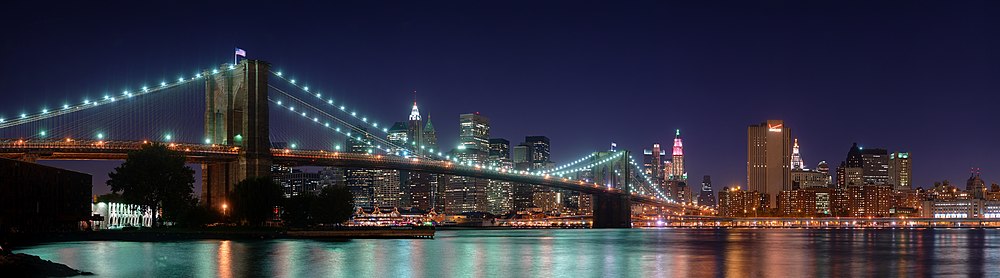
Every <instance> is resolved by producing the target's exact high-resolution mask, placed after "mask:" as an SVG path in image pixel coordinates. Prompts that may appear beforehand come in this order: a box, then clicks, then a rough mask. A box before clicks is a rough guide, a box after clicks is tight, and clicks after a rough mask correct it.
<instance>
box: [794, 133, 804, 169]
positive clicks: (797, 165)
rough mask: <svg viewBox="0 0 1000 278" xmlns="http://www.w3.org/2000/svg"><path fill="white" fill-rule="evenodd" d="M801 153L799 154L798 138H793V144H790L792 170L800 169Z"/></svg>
mask: <svg viewBox="0 0 1000 278" xmlns="http://www.w3.org/2000/svg"><path fill="white" fill-rule="evenodd" d="M802 167H804V166H803V164H802V155H801V154H799V138H795V145H793V146H792V170H802V169H803V168H802Z"/></svg>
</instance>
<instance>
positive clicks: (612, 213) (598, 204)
mask: <svg viewBox="0 0 1000 278" xmlns="http://www.w3.org/2000/svg"><path fill="white" fill-rule="evenodd" d="M593 228H632V202H631V201H630V200H629V196H627V195H622V194H594V225H593Z"/></svg>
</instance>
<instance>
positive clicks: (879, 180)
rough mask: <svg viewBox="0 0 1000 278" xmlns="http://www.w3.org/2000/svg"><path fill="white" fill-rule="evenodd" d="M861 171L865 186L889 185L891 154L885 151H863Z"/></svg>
mask: <svg viewBox="0 0 1000 278" xmlns="http://www.w3.org/2000/svg"><path fill="white" fill-rule="evenodd" d="M861 169H862V175H863V179H864V184H874V185H885V184H888V183H889V152H888V151H886V150H885V149H862V150H861Z"/></svg>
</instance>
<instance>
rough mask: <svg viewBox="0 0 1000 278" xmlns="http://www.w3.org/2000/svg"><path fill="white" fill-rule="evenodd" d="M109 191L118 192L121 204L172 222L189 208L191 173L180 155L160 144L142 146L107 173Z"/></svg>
mask: <svg viewBox="0 0 1000 278" xmlns="http://www.w3.org/2000/svg"><path fill="white" fill-rule="evenodd" d="M108 177H110V178H111V179H110V180H108V182H107V184H108V186H111V191H112V192H115V193H118V192H121V197H122V199H123V200H124V201H125V202H128V203H133V204H138V205H145V206H148V207H149V208H151V209H152V210H153V226H156V225H158V221H157V217H156V212H157V211H160V210H161V209H162V213H163V218H165V219H174V218H176V217H177V216H178V214H180V213H183V211H185V210H186V209H187V207H188V206H190V204H191V201H192V199H193V196H192V195H193V192H194V170H192V169H191V167H188V166H187V165H185V159H184V156H183V155H182V154H181V153H179V152H176V151H173V150H170V149H167V147H166V146H164V145H162V144H152V145H147V146H144V147H143V148H142V149H141V150H138V151H132V152H129V153H128V158H126V159H125V162H124V163H122V165H121V166H118V167H115V170H114V172H111V173H108Z"/></svg>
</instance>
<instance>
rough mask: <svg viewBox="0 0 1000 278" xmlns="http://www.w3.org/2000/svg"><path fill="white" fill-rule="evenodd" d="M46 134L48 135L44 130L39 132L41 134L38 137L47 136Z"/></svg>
mask: <svg viewBox="0 0 1000 278" xmlns="http://www.w3.org/2000/svg"><path fill="white" fill-rule="evenodd" d="M45 134H46V133H45V131H44V130H42V132H39V133H38V135H41V136H45Z"/></svg>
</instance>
